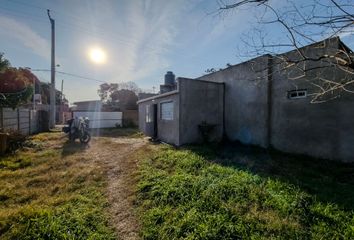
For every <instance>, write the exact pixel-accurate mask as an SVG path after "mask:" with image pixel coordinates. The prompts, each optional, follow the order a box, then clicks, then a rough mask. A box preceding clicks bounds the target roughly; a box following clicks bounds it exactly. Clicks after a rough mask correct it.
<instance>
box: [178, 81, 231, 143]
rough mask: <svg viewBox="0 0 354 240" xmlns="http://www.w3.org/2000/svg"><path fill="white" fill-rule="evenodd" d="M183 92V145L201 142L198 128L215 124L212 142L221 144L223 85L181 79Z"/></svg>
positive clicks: (181, 108)
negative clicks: (201, 125)
mask: <svg viewBox="0 0 354 240" xmlns="http://www.w3.org/2000/svg"><path fill="white" fill-rule="evenodd" d="M178 83H179V89H180V93H179V94H180V144H187V143H197V142H202V141H203V138H202V134H201V132H200V130H199V125H200V124H202V123H203V122H205V123H206V124H210V125H213V126H214V127H213V129H212V130H211V132H210V135H209V136H208V138H209V139H208V140H209V141H220V140H221V139H222V137H223V126H224V123H223V122H224V117H223V112H224V109H223V108H224V103H223V101H224V84H223V83H215V82H208V81H200V80H195V79H187V78H178Z"/></svg>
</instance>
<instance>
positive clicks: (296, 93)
mask: <svg viewBox="0 0 354 240" xmlns="http://www.w3.org/2000/svg"><path fill="white" fill-rule="evenodd" d="M302 98H307V89H296V90H290V91H288V99H290V100H293V99H302Z"/></svg>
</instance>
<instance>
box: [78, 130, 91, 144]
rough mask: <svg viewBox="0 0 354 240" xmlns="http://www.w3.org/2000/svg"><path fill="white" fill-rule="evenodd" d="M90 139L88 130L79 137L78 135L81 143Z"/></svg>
mask: <svg viewBox="0 0 354 240" xmlns="http://www.w3.org/2000/svg"><path fill="white" fill-rule="evenodd" d="M90 140H91V135H90V133H88V132H85V133H84V134H83V135H82V136H81V137H80V142H81V143H85V144H86V143H88V142H89V141H90Z"/></svg>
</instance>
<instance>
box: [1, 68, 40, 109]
mask: <svg viewBox="0 0 354 240" xmlns="http://www.w3.org/2000/svg"><path fill="white" fill-rule="evenodd" d="M34 81H39V80H38V79H37V77H36V76H35V75H33V74H32V73H31V72H30V71H28V70H26V69H21V68H20V69H16V68H7V69H5V70H4V71H3V72H0V93H1V96H0V106H1V107H11V108H13V109H15V108H16V107H18V106H20V105H21V104H24V103H27V102H28V99H29V98H30V97H31V96H32V94H33V87H32V86H33V82H34Z"/></svg>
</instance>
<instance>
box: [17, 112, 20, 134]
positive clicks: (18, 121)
mask: <svg viewBox="0 0 354 240" xmlns="http://www.w3.org/2000/svg"><path fill="white" fill-rule="evenodd" d="M17 130H18V131H20V130H21V128H20V109H19V108H17Z"/></svg>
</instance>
